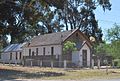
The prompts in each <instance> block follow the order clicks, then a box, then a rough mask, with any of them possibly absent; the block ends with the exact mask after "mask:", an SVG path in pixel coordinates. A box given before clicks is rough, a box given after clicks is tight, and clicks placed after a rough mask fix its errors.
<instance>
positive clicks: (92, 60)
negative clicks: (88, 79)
mask: <svg viewBox="0 0 120 81" xmlns="http://www.w3.org/2000/svg"><path fill="white" fill-rule="evenodd" d="M92 69H94V59H92Z"/></svg>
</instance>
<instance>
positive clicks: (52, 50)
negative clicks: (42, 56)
mask: <svg viewBox="0 0 120 81" xmlns="http://www.w3.org/2000/svg"><path fill="white" fill-rule="evenodd" d="M51 55H52V56H53V55H54V47H51Z"/></svg>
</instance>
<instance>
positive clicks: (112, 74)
mask: <svg viewBox="0 0 120 81" xmlns="http://www.w3.org/2000/svg"><path fill="white" fill-rule="evenodd" d="M0 78H8V79H47V80H52V79H69V80H70V79H71V80H76V79H111V78H120V69H109V71H108V75H107V74H106V70H105V69H100V70H98V69H94V70H93V69H80V70H64V69H61V68H53V69H51V68H40V67H22V66H3V65H0Z"/></svg>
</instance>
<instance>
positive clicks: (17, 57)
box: [16, 52, 18, 60]
mask: <svg viewBox="0 0 120 81" xmlns="http://www.w3.org/2000/svg"><path fill="white" fill-rule="evenodd" d="M17 59H18V54H17V52H16V60H17Z"/></svg>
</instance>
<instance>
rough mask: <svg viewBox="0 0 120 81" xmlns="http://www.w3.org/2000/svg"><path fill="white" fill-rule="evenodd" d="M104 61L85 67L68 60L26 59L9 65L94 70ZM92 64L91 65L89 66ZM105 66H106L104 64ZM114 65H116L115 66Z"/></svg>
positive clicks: (91, 63)
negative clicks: (90, 68)
mask: <svg viewBox="0 0 120 81" xmlns="http://www.w3.org/2000/svg"><path fill="white" fill-rule="evenodd" d="M101 62H102V61H100V60H99V61H94V60H92V61H91V62H87V63H86V65H85V66H83V64H82V63H85V62H80V61H78V62H76V63H73V62H72V61H67V60H64V61H55V60H36V59H26V60H24V61H22V62H21V63H17V62H15V63H12V62H11V61H9V62H8V63H7V64H9V65H11V64H15V65H17V64H20V65H23V66H30V67H32V66H38V67H51V68H53V67H60V68H81V67H92V68H94V66H98V68H100V67H101V64H102V63H101ZM2 63H3V64H5V62H4V61H3V62H2ZM88 63H90V64H88ZM104 65H105V64H104ZM108 65H111V66H112V64H110V63H109V62H108ZM113 65H114V64H113Z"/></svg>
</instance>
